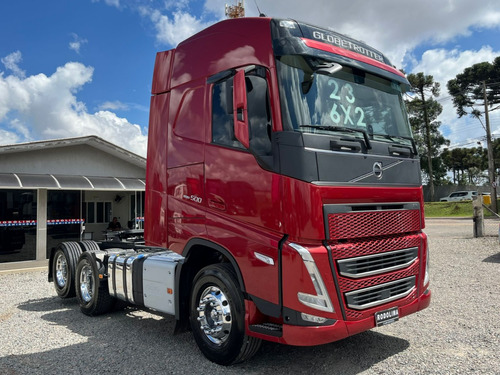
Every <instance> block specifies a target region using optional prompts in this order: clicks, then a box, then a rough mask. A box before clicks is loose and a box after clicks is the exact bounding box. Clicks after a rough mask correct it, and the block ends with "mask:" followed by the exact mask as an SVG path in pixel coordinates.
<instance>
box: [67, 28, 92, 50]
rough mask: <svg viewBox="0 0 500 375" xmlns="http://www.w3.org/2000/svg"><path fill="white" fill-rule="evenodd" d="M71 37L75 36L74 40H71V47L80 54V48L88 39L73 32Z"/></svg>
mask: <svg viewBox="0 0 500 375" xmlns="http://www.w3.org/2000/svg"><path fill="white" fill-rule="evenodd" d="M71 37H72V38H73V41H72V42H69V49H71V50H73V51H75V52H76V53H78V54H80V48H81V47H82V45H83V44H87V43H88V40H87V39H84V38H80V37H79V36H78V35H77V34H75V33H72V34H71Z"/></svg>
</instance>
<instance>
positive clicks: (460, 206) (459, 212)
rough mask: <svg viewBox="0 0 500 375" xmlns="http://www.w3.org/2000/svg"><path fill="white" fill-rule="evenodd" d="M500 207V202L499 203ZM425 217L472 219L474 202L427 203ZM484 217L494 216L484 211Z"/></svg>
mask: <svg viewBox="0 0 500 375" xmlns="http://www.w3.org/2000/svg"><path fill="white" fill-rule="evenodd" d="M497 205H498V207H500V201H497ZM424 209H425V217H472V216H473V211H474V210H473V208H472V201H465V202H427V203H425V208H424ZM484 216H486V217H488V216H493V215H492V214H491V213H490V212H489V211H488V210H487V209H484Z"/></svg>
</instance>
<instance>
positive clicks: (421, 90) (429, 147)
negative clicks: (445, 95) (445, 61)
mask: <svg viewBox="0 0 500 375" xmlns="http://www.w3.org/2000/svg"><path fill="white" fill-rule="evenodd" d="M407 78H408V81H409V82H410V85H411V90H412V92H413V93H414V94H415V95H414V96H413V97H411V98H410V99H409V100H407V101H406V104H407V108H408V115H409V117H410V124H411V127H412V131H413V134H414V136H415V141H416V143H417V146H418V147H419V152H420V155H421V163H422V170H423V171H424V172H425V173H426V174H427V176H428V180H429V181H428V184H429V189H430V195H431V200H434V185H435V184H436V183H439V181H440V180H441V179H442V178H444V175H445V174H446V170H445V168H444V166H443V164H442V162H441V159H440V158H437V156H439V150H440V148H441V146H443V145H445V144H448V143H449V141H448V140H446V139H445V138H444V137H443V135H442V134H441V133H440V132H439V126H440V125H441V123H440V122H439V121H437V118H438V116H439V115H440V114H441V111H442V110H443V107H442V106H441V104H439V103H438V102H437V101H436V100H435V99H434V98H435V97H437V96H438V95H439V89H440V86H439V83H438V82H434V78H433V77H432V76H431V75H425V74H424V73H416V74H409V75H408V76H407Z"/></svg>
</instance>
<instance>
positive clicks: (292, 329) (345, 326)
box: [278, 289, 431, 346]
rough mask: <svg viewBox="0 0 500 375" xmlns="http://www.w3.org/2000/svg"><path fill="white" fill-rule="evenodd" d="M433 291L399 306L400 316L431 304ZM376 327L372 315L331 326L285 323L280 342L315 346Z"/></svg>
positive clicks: (340, 321) (339, 321)
mask: <svg viewBox="0 0 500 375" xmlns="http://www.w3.org/2000/svg"><path fill="white" fill-rule="evenodd" d="M430 302H431V291H430V290H429V289H428V290H426V291H425V292H424V293H423V294H422V295H421V296H419V297H418V298H417V299H415V300H414V301H412V302H411V303H410V304H408V305H405V306H401V307H399V317H400V318H401V317H404V316H406V315H410V314H413V313H415V312H417V311H420V310H423V309H425V308H426V307H428V306H429V304H430ZM374 327H375V317H374V316H371V317H369V318H365V319H362V320H357V321H342V320H338V321H336V322H335V323H334V324H333V325H330V326H307V327H304V326H292V325H287V324H284V325H283V335H282V337H280V338H279V339H278V342H280V343H282V344H287V345H295V346H314V345H322V344H327V343H331V342H334V341H338V340H341V339H344V338H346V337H349V336H352V335H355V334H357V333H361V332H364V331H367V330H369V329H372V328H374Z"/></svg>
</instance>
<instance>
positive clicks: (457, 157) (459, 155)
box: [441, 147, 488, 185]
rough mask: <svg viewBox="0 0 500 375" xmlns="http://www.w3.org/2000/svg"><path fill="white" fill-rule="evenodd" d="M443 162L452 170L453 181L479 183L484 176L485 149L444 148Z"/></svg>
mask: <svg viewBox="0 0 500 375" xmlns="http://www.w3.org/2000/svg"><path fill="white" fill-rule="evenodd" d="M441 159H442V160H443V164H444V165H445V166H446V168H448V170H450V171H452V172H453V183H455V184H458V185H466V184H470V185H479V184H480V183H481V181H482V180H484V178H485V177H486V176H485V174H484V171H485V170H486V169H487V168H488V161H487V160H488V159H487V151H486V149H484V148H482V147H472V148H454V149H453V150H449V149H444V150H443V152H442V154H441Z"/></svg>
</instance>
